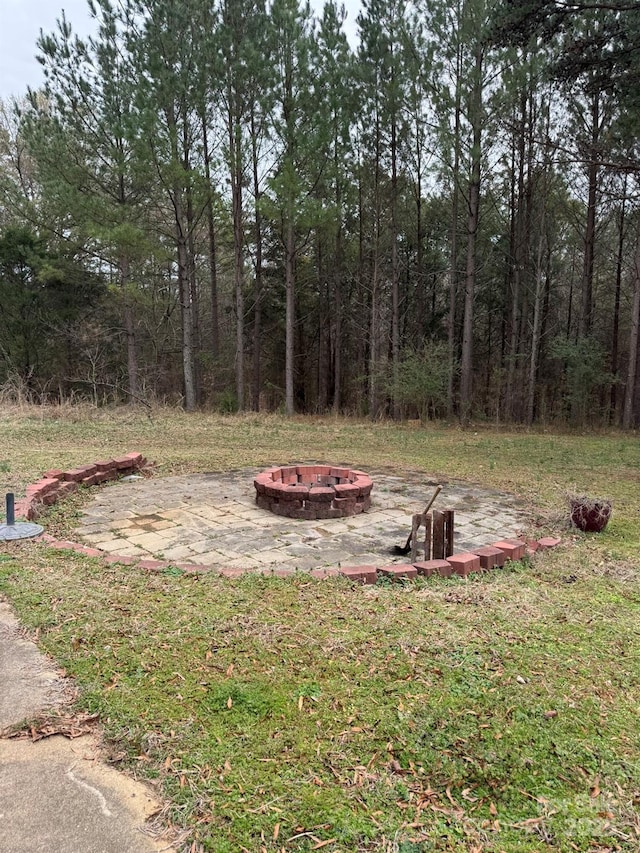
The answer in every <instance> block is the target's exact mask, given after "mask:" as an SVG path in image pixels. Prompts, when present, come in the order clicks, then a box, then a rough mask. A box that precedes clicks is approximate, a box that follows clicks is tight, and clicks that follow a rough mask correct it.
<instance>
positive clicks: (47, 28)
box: [0, 0, 360, 100]
mask: <svg viewBox="0 0 640 853" xmlns="http://www.w3.org/2000/svg"><path fill="white" fill-rule="evenodd" d="M343 3H344V5H345V8H346V9H347V27H346V29H347V32H348V34H349V36H350V38H352V39H353V36H354V34H355V20H356V16H357V14H358V9H359V7H360V0H343ZM311 6H312V8H315V9H317V10H318V14H320V11H321V9H322V6H323V0H311ZM62 9H64V11H65V14H66V16H67V20H68V21H69V22H70V23H71V25H72V26H73V30H74V32H76V33H77V34H78V35H81V36H84V35H87V33H89V32H91V26H92V22H91V18H90V16H89V11H88V7H87V0H0V98H2V99H3V100H6V99H7V98H10V97H11V96H12V95H15V96H18V97H19V96H22V95H24V94H26V91H27V86H31V88H32V89H34V88H37V87H38V86H39V85H40V84H41V83H42V81H43V76H42V68H41V66H40V64H39V63H38V62H37V60H36V58H35V55H36V52H37V51H36V41H37V40H38V36H39V35H40V30H43V31H44V32H45V33H50V32H53V31H54V30H55V29H56V20H58V18H60V15H61V12H62ZM352 43H353V42H352Z"/></svg>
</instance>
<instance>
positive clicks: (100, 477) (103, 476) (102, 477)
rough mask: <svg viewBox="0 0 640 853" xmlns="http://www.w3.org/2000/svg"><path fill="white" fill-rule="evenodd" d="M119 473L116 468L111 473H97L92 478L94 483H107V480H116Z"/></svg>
mask: <svg viewBox="0 0 640 853" xmlns="http://www.w3.org/2000/svg"><path fill="white" fill-rule="evenodd" d="M119 473H120V472H119V471H118V469H117V468H114V469H113V470H112V471H98V472H97V473H96V474H94V475H93V476H94V477H95V478H96V483H107V482H108V481H109V480H117V479H118V474H119Z"/></svg>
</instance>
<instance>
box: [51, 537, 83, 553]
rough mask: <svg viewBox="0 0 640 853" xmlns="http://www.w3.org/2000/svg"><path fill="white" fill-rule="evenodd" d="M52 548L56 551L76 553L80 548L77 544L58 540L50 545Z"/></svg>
mask: <svg viewBox="0 0 640 853" xmlns="http://www.w3.org/2000/svg"><path fill="white" fill-rule="evenodd" d="M50 547H51V548H54V549H55V550H56V551H75V550H76V548H77V547H78V543H77V542H69V541H68V540H66V539H56V540H54V541H53V542H51V543H50Z"/></svg>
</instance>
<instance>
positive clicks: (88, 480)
mask: <svg viewBox="0 0 640 853" xmlns="http://www.w3.org/2000/svg"><path fill="white" fill-rule="evenodd" d="M100 482H102V481H101V479H100V474H91V476H89V477H83V478H82V480H80V485H81V486H97V485H98V483H100Z"/></svg>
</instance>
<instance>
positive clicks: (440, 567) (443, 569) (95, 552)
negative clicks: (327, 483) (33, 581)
mask: <svg viewBox="0 0 640 853" xmlns="http://www.w3.org/2000/svg"><path fill="white" fill-rule="evenodd" d="M146 464H147V460H146V458H145V457H144V456H143V455H142V453H136V452H135V451H134V452H133V453H127V454H125V455H124V456H119V457H116V458H114V459H107V460H103V461H100V462H93V463H91V464H89V465H82V466H80V467H78V468H72V469H70V470H68V471H61V470H58V469H55V470H51V471H47V472H46V473H45V474H44V475H43V477H42V478H41V479H40V480H38V481H37V482H35V483H32V484H31V485H29V486H27V489H26V497H25V498H24V499H23V500H21V501H18V502H16V505H15V509H16V514H17V515H18V516H21V517H24V518H25V519H26V520H27V521H33V520H34V519H36V518H37V517H38V514H39V512H40V510H41V508H42V506H52V505H53V504H55V503H56V502H57V501H58V500H60V499H62V498H64V497H66V496H67V495H69V494H71V493H72V492H74V491H76V490H77V489H78V488H79V486H96V485H99V484H101V483H106V482H108V481H109V480H117V479H118V478H119V477H124V476H127V475H129V474H133V473H135V472H136V471H139V470H140V469H142V468H144V466H145V465H146ZM351 473H358V474H360V473H361V472H351ZM365 476H366V475H365ZM36 538H37V539H38V540H39V541H41V542H46V543H47V544H48V545H49V547H51V548H55V549H57V550H61V551H73V552H74V553H76V554H83V555H84V556H87V557H99V558H100V559H102V560H103V562H105V563H109V564H111V565H113V564H120V565H124V566H135V567H136V568H139V569H144V570H145V571H150V572H161V571H166V570H167V569H171V568H177V569H180V570H181V571H183V572H185V573H186V574H200V573H204V572H214V573H216V574H218V575H220V576H222V577H227V578H237V577H241V576H242V575H245V574H260V575H273V576H274V577H290V576H291V575H293V574H296V572H295V571H291V570H290V569H264V570H262V571H259V572H256V571H255V570H254V569H225V568H213V567H212V566H204V565H197V564H196V563H180V562H176V561H175V560H151V559H145V558H143V557H140V558H139V557H119V556H118V555H117V554H108V553H106V552H105V551H101V550H100V549H99V548H91V547H90V546H88V545H81V544H80V543H79V542H71V541H70V540H67V539H56V537H55V536H51V535H50V534H49V533H42V534H40V536H38V537H36ZM560 541H561V540H560V539H556V538H554V537H551V536H545V537H543V538H541V539H537V540H531V539H530V540H526V541H524V540H522V539H503V540H501V541H499V542H494V543H493V545H484V546H481V547H478V548H475V549H474V550H473V551H467V552H465V553H462V554H452V555H451V556H450V557H447V559H446V560H426V561H422V562H416V563H404V564H399V563H392V564H390V565H388V566H342V567H340V568H327V569H312V570H311V571H309V572H304V574H305V575H310V576H311V577H313V578H316V579H319V580H323V579H324V578H329V577H336V576H342V577H346V578H348V579H349V580H352V581H356V582H358V583H365V584H375V583H377V581H378V579H379V577H383V578H387V579H388V580H391V581H396V582H398V581H406V580H414V579H415V578H417V577H418V575H422V576H423V577H431V575H439V576H440V577H451V576H452V575H454V574H455V575H458V576H460V577H467V576H468V575H469V574H471V573H472V572H484V571H489V570H490V569H494V568H501V567H502V566H504V564H505V563H506V562H509V561H517V560H521V559H522V558H523V557H524V556H525V555H526V556H533V555H534V554H535V553H536V552H537V551H545V550H546V549H548V548H555V547H556V546H558V545H559V544H560Z"/></svg>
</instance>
